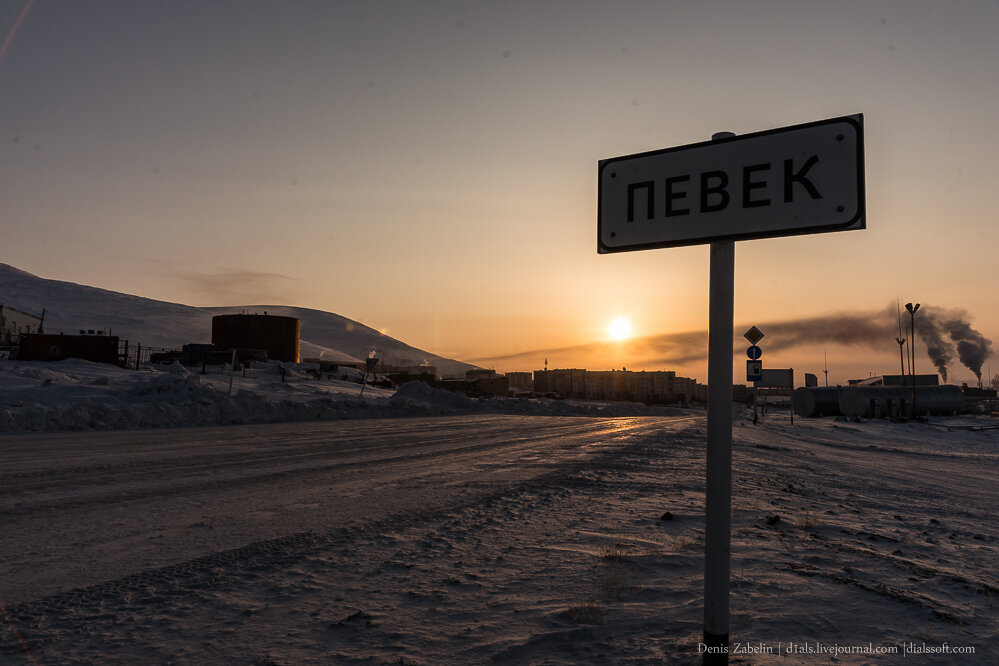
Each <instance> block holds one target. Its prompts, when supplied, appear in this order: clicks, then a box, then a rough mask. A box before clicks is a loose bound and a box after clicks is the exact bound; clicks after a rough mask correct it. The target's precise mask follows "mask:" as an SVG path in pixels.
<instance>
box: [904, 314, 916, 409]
mask: <svg viewBox="0 0 999 666" xmlns="http://www.w3.org/2000/svg"><path fill="white" fill-rule="evenodd" d="M905 309H906V310H908V312H909V337H911V338H912V364H911V365H910V369H909V372H910V373H911V374H912V418H916V310H918V309H919V303H916V304H915V305H913V304H912V303H906V304H905Z"/></svg>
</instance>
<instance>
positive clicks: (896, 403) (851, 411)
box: [839, 386, 964, 418]
mask: <svg viewBox="0 0 999 666" xmlns="http://www.w3.org/2000/svg"><path fill="white" fill-rule="evenodd" d="M963 407H964V393H963V392H962V391H961V389H960V388H958V387H957V386H917V387H916V413H917V414H918V415H924V414H931V415H937V416H940V415H946V414H956V413H958V412H959V411H961V409H962V408H963ZM839 408H840V411H841V412H843V415H844V416H849V417H861V418H872V417H873V418H877V417H883V416H909V415H910V411H911V409H912V387H904V386H851V387H848V388H843V389H842V390H841V391H840V394H839Z"/></svg>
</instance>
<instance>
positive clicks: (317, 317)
mask: <svg viewBox="0 0 999 666" xmlns="http://www.w3.org/2000/svg"><path fill="white" fill-rule="evenodd" d="M0 304H3V305H8V306H10V307H14V308H17V309H19V310H24V311H25V312H31V313H38V314H41V312H42V310H43V309H44V310H45V330H46V332H49V333H58V332H64V333H67V334H70V333H77V332H78V331H79V330H81V329H95V330H104V331H110V332H111V334H113V335H117V336H118V337H120V338H122V339H124V340H128V341H129V342H130V343H132V344H141V345H143V346H145V347H166V348H171V349H179V348H180V347H181V346H182V345H184V344H186V343H189V342H209V341H210V340H211V332H212V317H213V316H214V315H217V314H226V313H238V312H247V313H253V312H259V313H263V312H265V311H266V312H267V313H268V314H275V315H283V316H288V317H298V318H299V319H300V320H301V323H302V357H303V358H306V357H321V358H328V359H331V360H337V361H341V362H350V361H351V360H356V359H363V358H366V357H367V356H368V354H369V353H370V352H371V351H375V352H376V353H377V354H378V356H380V357H382V358H383V359H385V361H386V362H387V363H390V364H398V365H422V364H428V365H432V366H435V367H436V368H437V371H438V372H439V373H440V374H443V375H462V374H464V372H465V371H466V370H469V369H471V368H474V367H475V366H474V365H471V364H468V363H462V362H461V361H456V360H454V359H449V358H444V357H442V356H438V355H436V354H432V353H430V352H428V351H424V350H422V349H417V348H416V347H413V346H411V345H407V344H406V343H404V342H402V341H401V340H396V339H395V338H392V337H389V336H387V335H382V334H381V333H379V332H378V331H376V330H374V329H373V328H370V327H368V326H365V325H364V324H361V323H360V322H356V321H354V320H352V319H348V318H347V317H343V316H341V315H338V314H335V313H332V312H324V311H322V310H313V309H309V308H299V307H290V306H282V305H236V306H231V307H194V306H191V305H182V304H180V303H170V302H167V301H158V300H154V299H151V298H143V297H141V296H133V295H130V294H123V293H119V292H116V291H109V290H107V289H99V288H97V287H89V286H85V285H80V284H76V283H74V282H64V281H61V280H49V279H46V278H42V277H38V276H36V275H32V274H31V273H28V272H26V271H22V270H20V269H18V268H15V267H13V266H9V265H7V264H0Z"/></svg>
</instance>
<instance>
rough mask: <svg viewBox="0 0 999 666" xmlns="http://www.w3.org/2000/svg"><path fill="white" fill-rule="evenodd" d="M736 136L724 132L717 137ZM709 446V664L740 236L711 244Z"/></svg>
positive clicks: (724, 565) (724, 630)
mask: <svg viewBox="0 0 999 666" xmlns="http://www.w3.org/2000/svg"><path fill="white" fill-rule="evenodd" d="M731 136H735V135H734V134H732V133H731V132H718V133H717V134H714V135H712V137H711V139H712V140H717V139H723V138H728V137H731ZM710 279H711V282H710V287H709V288H710V292H711V295H710V304H709V307H708V446H707V482H706V486H705V496H704V497H705V501H704V503H705V508H704V514H705V526H704V643H705V646H706V647H707V650H705V653H704V663H705V664H727V663H728V634H729V626H728V616H729V603H728V602H729V599H728V597H729V570H730V567H731V527H732V516H731V506H732V328H733V323H734V314H733V309H734V302H735V241H717V242H714V243H711V277H710Z"/></svg>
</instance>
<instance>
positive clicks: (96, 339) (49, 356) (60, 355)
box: [17, 333, 122, 364]
mask: <svg viewBox="0 0 999 666" xmlns="http://www.w3.org/2000/svg"><path fill="white" fill-rule="evenodd" d="M17 358H18V360H20V361H62V360H64V359H67V358H81V359H83V360H85V361H93V362H94V363H115V364H121V363H122V354H121V353H120V352H119V340H118V337H117V336H114V335H96V334H95V335H86V334H84V335H63V334H61V333H22V334H21V337H20V343H19V344H18V350H17Z"/></svg>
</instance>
